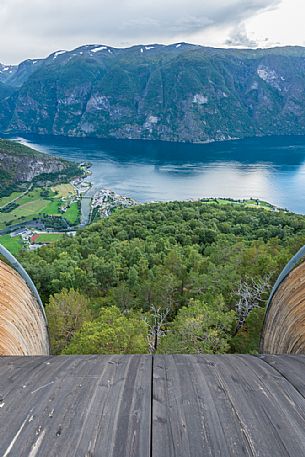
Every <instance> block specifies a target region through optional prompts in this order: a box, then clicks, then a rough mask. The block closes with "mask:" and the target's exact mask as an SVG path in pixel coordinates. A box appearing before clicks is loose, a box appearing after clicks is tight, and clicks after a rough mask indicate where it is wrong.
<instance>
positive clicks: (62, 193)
mask: <svg viewBox="0 0 305 457" xmlns="http://www.w3.org/2000/svg"><path fill="white" fill-rule="evenodd" d="M51 189H52V191H53V192H54V193H56V194H57V196H58V197H59V198H67V197H72V196H74V195H76V190H75V188H74V187H73V186H72V184H58V185H57V186H53V187H51Z"/></svg>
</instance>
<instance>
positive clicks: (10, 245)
mask: <svg viewBox="0 0 305 457" xmlns="http://www.w3.org/2000/svg"><path fill="white" fill-rule="evenodd" d="M0 244H2V246H4V247H5V248H6V249H8V250H9V251H10V252H11V253H12V254H13V255H16V254H18V252H19V251H20V250H21V249H22V248H23V246H24V245H23V242H22V239H21V237H20V236H18V237H17V236H16V237H14V238H11V236H10V235H3V236H0Z"/></svg>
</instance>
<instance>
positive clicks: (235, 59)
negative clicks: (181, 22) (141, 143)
mask: <svg viewBox="0 0 305 457" xmlns="http://www.w3.org/2000/svg"><path fill="white" fill-rule="evenodd" d="M0 130H1V131H2V132H9V133H24V134H30V133H34V134H43V135H46V134H49V135H64V136H76V137H97V138H117V139H150V140H163V141H181V142H195V143H200V142H211V141H218V140H229V139H233V138H244V137H249V136H265V135H290V134H293V135H298V134H305V48H302V47H283V48H272V49H264V50H262V49H258V50H248V49H247V50H246V49H244V50H237V49H216V48H208V47H203V46H198V45H192V44H188V43H176V44H173V45H169V46H165V45H158V44H152V45H139V46H133V47H131V48H125V49H123V48H122V49H119V48H113V47H109V46H106V45H86V46H82V47H79V48H77V49H74V50H72V51H64V50H60V51H57V52H54V53H52V54H51V55H50V56H48V57H47V58H46V59H36V60H31V59H29V60H26V61H24V62H22V63H21V64H20V65H16V66H14V65H2V64H0Z"/></svg>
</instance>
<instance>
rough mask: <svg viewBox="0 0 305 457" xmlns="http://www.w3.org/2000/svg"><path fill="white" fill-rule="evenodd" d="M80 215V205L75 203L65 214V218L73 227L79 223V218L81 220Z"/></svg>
mask: <svg viewBox="0 0 305 457" xmlns="http://www.w3.org/2000/svg"><path fill="white" fill-rule="evenodd" d="M79 213H80V212H79V208H78V204H77V203H76V202H75V203H72V205H71V206H70V208H68V209H67V211H66V212H65V214H64V218H65V219H67V221H68V222H69V223H70V224H72V225H73V224H76V223H77V221H78V218H79Z"/></svg>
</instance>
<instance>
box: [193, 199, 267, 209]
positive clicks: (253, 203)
mask: <svg viewBox="0 0 305 457" xmlns="http://www.w3.org/2000/svg"><path fill="white" fill-rule="evenodd" d="M202 201H203V202H205V203H208V204H212V203H219V204H221V205H229V204H235V205H243V206H246V207H251V208H253V207H255V208H263V209H266V210H268V211H273V210H274V206H273V205H271V204H270V203H268V202H264V201H263V200H255V199H245V200H233V199H232V200H230V199H227V198H207V199H202Z"/></svg>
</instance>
